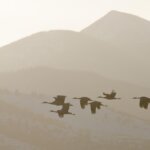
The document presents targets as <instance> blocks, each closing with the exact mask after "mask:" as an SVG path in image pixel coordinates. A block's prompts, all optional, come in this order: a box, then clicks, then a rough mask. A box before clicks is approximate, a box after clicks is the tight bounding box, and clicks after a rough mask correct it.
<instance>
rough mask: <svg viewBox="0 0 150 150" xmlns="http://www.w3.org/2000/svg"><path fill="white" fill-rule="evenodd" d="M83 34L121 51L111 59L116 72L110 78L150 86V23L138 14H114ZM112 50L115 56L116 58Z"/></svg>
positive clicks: (88, 28)
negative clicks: (149, 80) (149, 79)
mask: <svg viewBox="0 0 150 150" xmlns="http://www.w3.org/2000/svg"><path fill="white" fill-rule="evenodd" d="M81 33H84V34H86V35H88V36H91V37H94V38H95V39H96V40H103V41H105V42H106V43H109V44H112V45H114V46H116V47H117V52H116V51H114V50H113V49H111V50H110V51H111V52H110V56H108V57H107V58H108V61H111V62H112V66H111V67H113V69H114V72H112V73H111V72H109V73H108V74H110V75H109V76H110V77H115V78H116V79H121V80H122V79H125V80H128V81H129V80H130V82H136V83H139V84H141V85H145V86H149V82H148V78H149V76H150V71H149V69H148V68H149V67H148V65H149V63H150V61H149V55H150V50H149V49H150V22H149V21H147V20H145V19H142V18H140V17H137V16H135V15H131V14H126V13H122V12H118V11H111V12H109V13H108V14H106V15H105V16H104V17H103V18H101V19H99V20H98V21H96V22H94V23H93V24H91V25H90V26H88V27H87V28H85V29H84V30H83V31H82V32H81ZM112 51H114V55H115V57H114V56H112V53H113V52H112ZM118 58H119V59H118ZM109 69H110V68H108V70H109ZM115 72H116V74H115ZM105 75H106V74H105Z"/></svg>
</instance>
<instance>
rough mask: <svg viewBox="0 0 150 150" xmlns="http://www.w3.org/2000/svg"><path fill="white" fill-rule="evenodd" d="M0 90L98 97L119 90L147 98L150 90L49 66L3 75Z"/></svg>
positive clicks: (125, 94) (123, 93)
mask: <svg viewBox="0 0 150 150" xmlns="http://www.w3.org/2000/svg"><path fill="white" fill-rule="evenodd" d="M0 83H1V84H0V88H5V89H8V90H10V91H11V90H13V91H15V90H19V91H21V92H29V93H31V92H37V93H43V94H44V93H45V94H48V95H54V94H58V93H59V94H66V95H72V96H74V95H82V96H84V95H87V96H88V95H89V96H94V97H95V96H96V97H97V96H98V95H100V93H102V92H103V91H111V90H112V89H116V90H117V91H118V92H119V93H120V96H121V95H123V96H126V97H129V98H130V97H131V96H134V95H135V96H136V95H147V96H148V94H149V89H147V88H142V87H138V86H136V85H132V84H128V83H125V82H119V81H115V80H110V79H107V78H104V77H102V76H100V75H99V74H96V73H91V72H85V71H69V70H57V69H51V68H46V67H37V68H30V69H24V70H20V71H15V72H7V73H0Z"/></svg>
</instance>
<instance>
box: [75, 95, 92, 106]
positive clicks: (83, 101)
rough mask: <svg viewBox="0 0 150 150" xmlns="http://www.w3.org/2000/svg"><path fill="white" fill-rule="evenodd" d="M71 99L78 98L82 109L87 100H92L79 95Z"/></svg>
mask: <svg viewBox="0 0 150 150" xmlns="http://www.w3.org/2000/svg"><path fill="white" fill-rule="evenodd" d="M73 99H79V100H80V106H81V108H82V109H84V108H85V106H86V105H88V102H89V101H92V100H91V99H90V98H88V97H80V98H77V97H74V98H73Z"/></svg>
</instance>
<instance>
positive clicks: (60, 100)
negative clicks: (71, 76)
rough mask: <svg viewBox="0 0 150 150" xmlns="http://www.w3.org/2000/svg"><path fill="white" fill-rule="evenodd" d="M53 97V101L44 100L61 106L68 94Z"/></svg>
mask: <svg viewBox="0 0 150 150" xmlns="http://www.w3.org/2000/svg"><path fill="white" fill-rule="evenodd" d="M53 98H54V99H55V100H54V101H53V102H47V101H44V102H43V103H47V104H52V105H57V106H61V105H63V104H64V103H65V98H66V96H64V95H58V96H56V97H53Z"/></svg>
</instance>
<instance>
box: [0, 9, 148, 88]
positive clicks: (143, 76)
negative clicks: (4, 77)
mask: <svg viewBox="0 0 150 150" xmlns="http://www.w3.org/2000/svg"><path fill="white" fill-rule="evenodd" d="M149 35H150V23H149V21H146V20H144V19H141V18H139V17H137V16H134V15H130V14H125V13H121V12H116V11H112V12H110V13H108V14H107V15H106V16H104V17H103V18H101V19H100V20H98V21H97V22H96V23H94V24H92V25H91V26H89V27H88V28H86V29H84V30H83V31H81V32H74V31H64V30H55V31H49V32H40V33H37V34H33V35H31V36H29V37H26V38H24V39H21V40H19V41H16V42H14V43H11V44H9V45H6V46H4V47H2V48H0V71H1V72H3V71H10V70H18V69H23V68H30V67H38V66H46V67H51V68H56V69H66V70H72V71H74V70H77V71H89V72H96V73H99V74H100V75H102V76H104V77H107V78H110V79H115V80H120V81H125V82H129V83H134V84H138V85H140V86H143V87H150V83H149V82H148V81H149V76H150V71H149V69H148V68H149V48H150V45H149V43H150V41H149V40H150V38H149Z"/></svg>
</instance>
